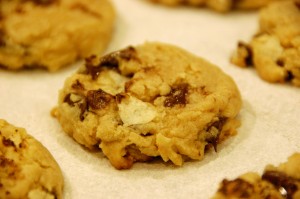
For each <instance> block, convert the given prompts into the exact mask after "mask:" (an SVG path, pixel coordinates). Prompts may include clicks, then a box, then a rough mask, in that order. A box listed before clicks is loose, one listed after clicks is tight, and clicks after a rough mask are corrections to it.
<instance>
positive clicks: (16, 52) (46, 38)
mask: <svg viewBox="0 0 300 199" xmlns="http://www.w3.org/2000/svg"><path fill="white" fill-rule="evenodd" d="M114 18H115V12H114V9H113V6H112V4H111V3H110V1H109V0H84V1H82V0H1V1H0V66H1V67H2V68H6V69H11V70H18V69H23V68H45V69H47V70H49V71H56V70H58V69H60V68H62V67H65V66H67V65H69V64H71V63H73V62H74V61H76V60H78V59H81V58H84V57H87V56H89V55H91V54H94V53H97V54H99V53H102V52H103V51H104V50H105V48H106V47H107V45H108V43H109V41H110V39H111V35H112V31H113V26H114Z"/></svg>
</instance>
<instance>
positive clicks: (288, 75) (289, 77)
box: [285, 71, 294, 81]
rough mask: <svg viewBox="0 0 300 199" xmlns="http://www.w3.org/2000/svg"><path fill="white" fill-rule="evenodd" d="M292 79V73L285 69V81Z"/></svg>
mask: <svg viewBox="0 0 300 199" xmlns="http://www.w3.org/2000/svg"><path fill="white" fill-rule="evenodd" d="M292 79H294V75H293V73H292V72H291V71H287V76H286V77H285V80H286V81H291V80H292Z"/></svg>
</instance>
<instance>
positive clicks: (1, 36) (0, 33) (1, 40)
mask: <svg viewBox="0 0 300 199" xmlns="http://www.w3.org/2000/svg"><path fill="white" fill-rule="evenodd" d="M4 35H5V32H4V30H3V29H0V47H3V46H5V40H4Z"/></svg>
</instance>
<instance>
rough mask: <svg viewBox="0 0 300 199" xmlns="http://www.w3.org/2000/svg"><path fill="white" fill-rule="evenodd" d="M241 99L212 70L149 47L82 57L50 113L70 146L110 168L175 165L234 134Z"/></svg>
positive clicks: (176, 51) (173, 50)
mask: <svg viewBox="0 0 300 199" xmlns="http://www.w3.org/2000/svg"><path fill="white" fill-rule="evenodd" d="M240 107H241V97H240V94H239V91H238V88H237V86H236V85H235V83H234V82H233V80H232V79H231V78H230V77H229V76H228V75H226V74H224V73H223V72H222V71H221V70H220V69H219V68H218V67H216V66H214V65H212V64H210V63H208V62H207V61H205V60H203V59H201V58H198V57H196V56H194V55H192V54H190V53H189V52H187V51H185V50H183V49H180V48H178V47H175V46H173V45H169V44H163V43H158V42H157V43H156V42H149V43H145V44H143V45H138V46H136V47H133V46H130V47H127V48H125V49H123V50H120V51H117V52H113V53H111V54H108V55H106V56H103V57H97V56H92V57H90V58H87V59H86V62H85V64H84V65H83V66H82V67H81V68H80V69H79V71H78V72H77V73H75V74H73V75H72V76H71V77H69V78H68V79H67V80H66V81H65V85H64V87H63V89H62V90H61V91H60V94H59V102H58V106H57V107H56V108H55V109H54V110H53V112H52V114H53V115H54V116H55V117H56V118H57V119H58V121H59V122H60V124H61V126H62V128H63V130H64V131H65V132H66V133H67V134H69V135H70V136H72V137H73V138H74V139H75V140H76V141H77V142H78V143H80V144H82V145H84V146H86V147H88V148H91V149H92V148H97V149H101V150H102V151H103V153H104V154H105V155H106V156H107V157H108V159H109V160H110V162H111V164H112V165H113V166H114V167H115V168H117V169H128V168H130V167H131V166H132V164H133V163H134V162H137V161H138V162H141V161H150V160H151V159H153V157H161V158H162V159H163V160H164V161H165V162H167V161H169V160H170V161H171V162H173V163H174V164H175V165H182V164H183V162H184V160H188V159H193V160H201V159H203V157H204V152H205V149H208V148H210V147H215V148H216V147H217V145H218V144H219V143H220V142H221V141H223V140H225V139H226V138H228V137H230V136H232V135H234V134H236V128H237V127H238V126H239V122H238V120H237V119H236V116H237V114H238V112H239V110H240Z"/></svg>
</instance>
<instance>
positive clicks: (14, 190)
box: [0, 119, 63, 199]
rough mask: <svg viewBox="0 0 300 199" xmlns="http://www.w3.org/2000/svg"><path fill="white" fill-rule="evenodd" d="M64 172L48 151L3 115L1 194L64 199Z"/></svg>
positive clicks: (17, 197)
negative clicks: (8, 121) (4, 118)
mask: <svg viewBox="0 0 300 199" xmlns="http://www.w3.org/2000/svg"><path fill="white" fill-rule="evenodd" d="M62 189H63V176H62V173H61V170H60V168H59V166H58V164H57V163H56V161H55V160H54V158H53V157H52V155H51V154H50V153H49V151H48V150H47V149H46V148H45V147H44V146H43V145H42V144H41V143H40V142H38V141H37V140H35V139H34V138H33V137H31V136H30V135H28V134H27V133H26V131H25V129H23V128H19V127H15V126H13V125H11V124H9V123H7V122H6V121H4V120H2V119H0V198H3V199H4V198H5V199H20V198H22V199H41V198H43V199H61V198H62Z"/></svg>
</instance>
